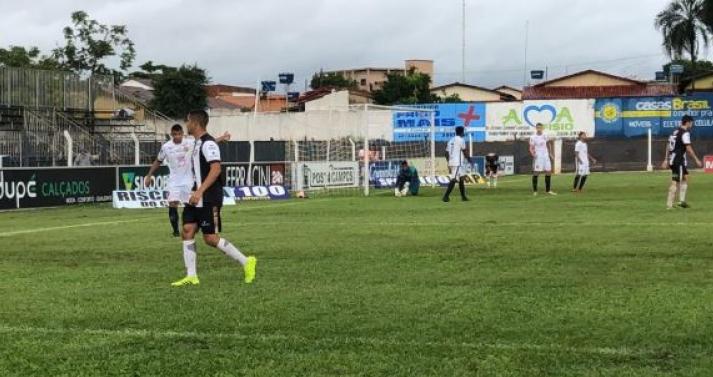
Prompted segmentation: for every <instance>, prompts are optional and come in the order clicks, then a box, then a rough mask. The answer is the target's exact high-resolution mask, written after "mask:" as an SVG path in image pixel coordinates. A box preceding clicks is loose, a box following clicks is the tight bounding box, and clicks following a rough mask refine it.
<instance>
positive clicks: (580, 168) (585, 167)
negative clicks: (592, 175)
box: [577, 164, 589, 175]
mask: <svg viewBox="0 0 713 377" xmlns="http://www.w3.org/2000/svg"><path fill="white" fill-rule="evenodd" d="M577 175H589V164H578V165H577Z"/></svg>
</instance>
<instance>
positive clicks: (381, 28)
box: [0, 0, 668, 90]
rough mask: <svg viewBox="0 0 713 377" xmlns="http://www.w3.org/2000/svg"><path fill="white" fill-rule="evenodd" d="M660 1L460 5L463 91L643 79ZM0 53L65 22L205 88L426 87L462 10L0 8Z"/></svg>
mask: <svg viewBox="0 0 713 377" xmlns="http://www.w3.org/2000/svg"><path fill="white" fill-rule="evenodd" d="M667 3H668V0H496V1H493V0H487V1H486V0H466V66H467V68H466V70H467V74H466V81H467V82H468V83H470V84H474V85H482V86H488V87H495V86H498V85H501V84H507V85H513V86H522V84H523V73H524V68H523V67H524V63H525V24H526V21H528V20H529V43H528V50H527V62H528V64H527V67H528V69H544V68H545V67H546V66H549V71H550V78H552V77H553V76H559V75H562V74H565V73H567V72H569V73H572V72H574V71H577V70H581V69H586V68H595V69H601V70H605V71H608V72H611V73H615V74H622V75H626V76H632V77H637V78H642V79H652V78H653V77H654V72H655V71H656V70H658V69H660V66H661V64H662V63H664V62H665V60H666V58H665V56H664V55H663V51H662V49H661V37H660V34H659V32H657V31H656V30H655V29H654V27H653V20H654V17H655V15H656V13H657V12H659V11H660V10H661V9H663V8H664V6H665V5H666V4H667ZM0 6H1V8H2V13H3V16H2V22H0V46H3V47H5V46H8V45H25V46H27V45H36V46H39V47H40V48H41V49H42V50H43V51H48V50H50V49H51V48H53V47H55V46H56V45H58V44H61V43H62V28H63V27H64V26H65V25H67V24H68V23H69V16H70V13H71V12H72V11H74V10H85V11H87V12H88V13H89V14H90V15H91V16H92V17H94V18H96V19H98V20H100V21H101V22H105V23H111V24H125V25H127V26H128V28H129V34H130V35H129V36H130V38H131V39H132V40H133V41H134V42H135V43H136V50H137V58H136V61H135V63H134V64H135V65H136V66H138V65H140V64H141V63H143V62H145V61H147V60H152V61H154V62H157V63H164V64H169V65H179V64H182V63H197V64H198V65H199V66H201V67H203V68H205V69H207V71H208V74H209V76H210V77H211V79H212V81H213V82H217V83H224V84H234V85H251V86H254V85H255V82H256V81H257V80H258V78H262V79H263V80H264V79H276V76H277V73H279V72H282V71H287V72H294V73H295V74H296V76H297V83H298V89H299V90H302V89H303V87H304V80H305V79H306V78H308V77H311V75H312V73H314V72H316V71H319V69H320V68H324V69H325V70H329V69H340V68H352V67H360V66H378V67H402V66H403V61H404V60H405V59H409V58H417V59H432V60H434V62H435V72H436V73H435V78H434V81H435V82H436V83H437V84H443V83H447V82H452V81H459V80H460V77H461V43H462V41H461V10H462V2H461V0H430V1H429V0H351V1H346V0H299V1H286V0H251V1H247V0H211V1H187V0H186V1H182V0H150V1H148V0H113V1H89V0H61V1H60V0H31V1H19V0H0Z"/></svg>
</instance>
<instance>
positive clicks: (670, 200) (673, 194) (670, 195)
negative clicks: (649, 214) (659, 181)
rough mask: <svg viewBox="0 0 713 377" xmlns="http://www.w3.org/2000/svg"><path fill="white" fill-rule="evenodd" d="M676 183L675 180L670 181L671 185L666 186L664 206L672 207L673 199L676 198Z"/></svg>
mask: <svg viewBox="0 0 713 377" xmlns="http://www.w3.org/2000/svg"><path fill="white" fill-rule="evenodd" d="M677 186H678V184H677V183H676V182H671V186H669V187H668V199H667V200H666V207H668V208H671V207H673V200H674V199H675V198H676V188H677Z"/></svg>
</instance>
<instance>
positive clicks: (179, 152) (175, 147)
mask: <svg viewBox="0 0 713 377" xmlns="http://www.w3.org/2000/svg"><path fill="white" fill-rule="evenodd" d="M229 139H230V134H229V133H227V132H226V133H225V134H224V135H223V136H221V137H219V138H218V139H216V140H217V141H218V142H220V141H223V140H229ZM194 144H195V140H194V139H193V138H192V137H184V136H183V127H181V125H180V124H174V125H173V127H171V140H169V141H167V142H165V143H164V144H163V145H162V146H161V150H160V151H159V152H158V157H156V160H155V161H154V162H153V164H152V165H151V167H150V168H149V172H148V173H147V174H146V177H144V186H146V187H148V186H149V185H150V184H151V180H152V179H153V174H154V173H155V172H156V170H158V168H159V167H160V166H161V164H162V163H164V162H165V163H166V164H167V165H168V169H169V176H168V184H167V185H166V191H168V219H169V221H170V222H171V227H172V228H173V236H174V237H178V236H179V235H180V233H179V232H178V206H179V205H180V204H181V203H187V202H188V198H189V197H190V196H191V188H192V187H193V169H192V166H191V156H192V155H193V145H194Z"/></svg>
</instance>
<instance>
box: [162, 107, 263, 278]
mask: <svg viewBox="0 0 713 377" xmlns="http://www.w3.org/2000/svg"><path fill="white" fill-rule="evenodd" d="M207 125H208V114H207V113H206V112H205V111H204V110H195V111H191V112H190V113H189V114H188V119H187V125H186V126H187V128H188V133H190V134H191V135H192V136H193V137H194V138H195V146H194V148H193V156H192V159H191V165H192V168H193V176H194V185H193V193H192V194H191V196H190V198H189V200H188V204H187V205H186V206H185V207H184V208H183V261H184V263H185V265H186V277H185V278H183V279H181V280H178V281H176V282H174V283H172V285H173V286H182V285H188V284H192V285H196V284H199V280H198V274H197V272H196V259H197V254H196V241H195V235H196V232H197V231H198V229H200V230H201V232H203V240H204V241H205V243H206V244H208V245H210V246H213V247H216V248H218V249H220V250H221V251H222V252H223V253H225V254H226V255H227V256H229V257H231V258H233V259H234V260H236V261H238V262H239V263H240V264H241V265H242V266H243V270H244V272H245V282H246V283H252V281H253V279H255V269H256V265H257V259H256V258H255V257H252V256H251V257H246V256H245V255H244V254H243V253H241V252H240V250H238V248H237V247H235V246H234V245H233V244H232V243H230V242H229V241H228V240H226V239H225V238H221V237H220V236H219V235H218V233H219V232H220V229H221V218H220V209H221V207H222V205H223V182H221V176H220V172H221V166H220V162H221V161H220V149H219V148H218V144H216V142H215V139H213V137H212V136H210V135H209V134H208V132H206V126H207Z"/></svg>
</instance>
